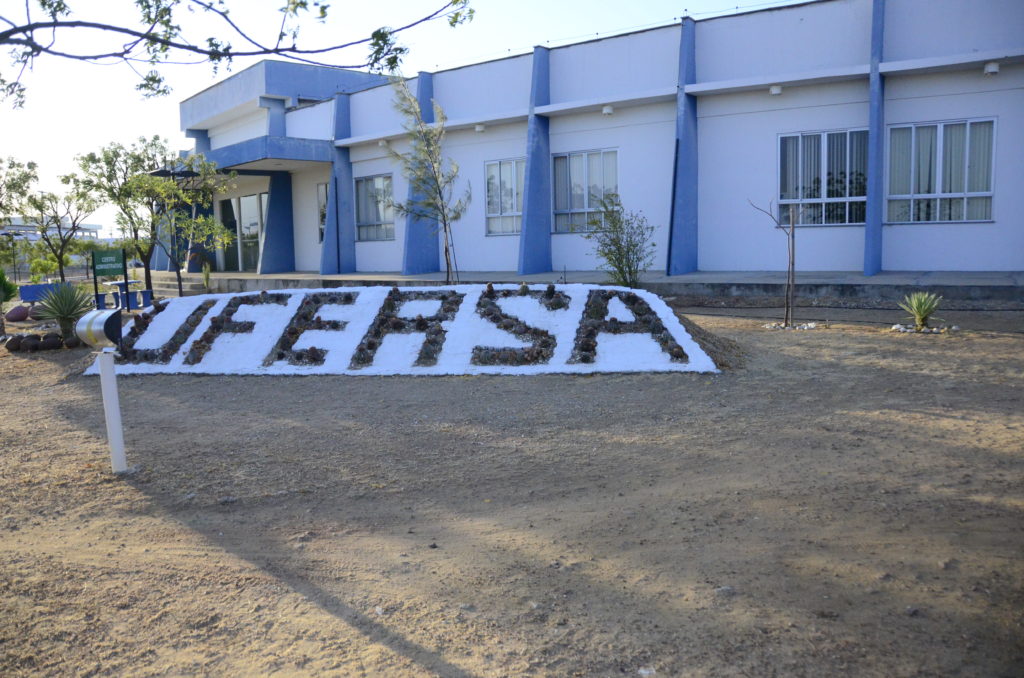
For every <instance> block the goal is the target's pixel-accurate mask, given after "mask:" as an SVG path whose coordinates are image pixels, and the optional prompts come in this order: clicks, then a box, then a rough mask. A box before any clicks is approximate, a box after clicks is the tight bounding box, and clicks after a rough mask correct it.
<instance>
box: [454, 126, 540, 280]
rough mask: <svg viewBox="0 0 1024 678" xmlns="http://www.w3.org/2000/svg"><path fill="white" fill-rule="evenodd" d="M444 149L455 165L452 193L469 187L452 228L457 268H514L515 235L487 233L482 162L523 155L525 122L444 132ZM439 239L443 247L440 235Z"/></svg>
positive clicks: (483, 269) (485, 190)
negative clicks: (464, 206)
mask: <svg viewBox="0 0 1024 678" xmlns="http://www.w3.org/2000/svg"><path fill="white" fill-rule="evenodd" d="M444 151H445V155H446V156H447V157H449V158H451V159H452V160H454V161H455V162H456V163H458V165H459V181H458V184H457V188H456V189H455V192H454V196H455V197H456V198H458V197H461V196H462V195H463V194H464V192H465V190H466V188H467V187H469V188H470V189H471V190H472V200H471V201H470V203H469V209H468V210H467V211H466V214H465V216H464V217H463V218H462V219H460V220H459V221H457V222H456V223H455V224H454V226H453V228H452V233H453V236H454V241H455V255H456V257H457V258H458V265H459V269H460V270H464V271H514V270H516V268H517V267H518V265H519V236H518V235H490V236H489V235H487V219H486V214H487V179H486V176H487V175H486V170H485V164H486V163H487V162H490V161H492V160H509V159H513V158H524V157H525V156H526V124H525V123H515V124H508V125H493V126H488V127H487V129H486V130H485V131H484V132H474V131H472V130H465V131H458V132H451V133H449V134H448V135H447V139H446V141H445V147H444ZM439 242H440V243H441V247H442V248H443V247H444V241H443V239H441V240H439ZM442 251H443V249H442ZM442 266H443V255H442Z"/></svg>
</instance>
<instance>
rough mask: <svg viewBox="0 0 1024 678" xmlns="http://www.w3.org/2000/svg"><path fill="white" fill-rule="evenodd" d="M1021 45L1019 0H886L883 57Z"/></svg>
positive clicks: (1023, 19) (1023, 7) (1023, 13)
mask: <svg viewBox="0 0 1024 678" xmlns="http://www.w3.org/2000/svg"><path fill="white" fill-rule="evenodd" d="M1022 45H1024V2H1021V0H928V2H927V4H926V5H923V4H922V3H921V2H920V0H918V1H916V2H915V1H914V0H888V2H886V3H885V48H884V54H885V60H886V61H898V60H902V59H921V58H926V57H936V56H943V55H947V54H949V55H955V54H970V53H973V52H988V51H991V50H998V49H1002V48H1006V47H1016V48H1020V47H1021V46H1022Z"/></svg>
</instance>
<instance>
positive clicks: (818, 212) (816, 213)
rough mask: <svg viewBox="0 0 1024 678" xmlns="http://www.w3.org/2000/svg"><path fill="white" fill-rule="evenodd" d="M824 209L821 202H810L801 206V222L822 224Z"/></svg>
mask: <svg viewBox="0 0 1024 678" xmlns="http://www.w3.org/2000/svg"><path fill="white" fill-rule="evenodd" d="M821 217H822V209H821V203H820V202H814V203H809V204H805V205H801V206H800V223H801V224H820V223H821Z"/></svg>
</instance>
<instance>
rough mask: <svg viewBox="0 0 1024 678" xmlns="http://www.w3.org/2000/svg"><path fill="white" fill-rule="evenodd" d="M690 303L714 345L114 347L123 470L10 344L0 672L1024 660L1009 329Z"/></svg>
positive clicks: (819, 665)
mask: <svg viewBox="0 0 1024 678" xmlns="http://www.w3.org/2000/svg"><path fill="white" fill-rule="evenodd" d="M775 315H776V316H777V313H776V314H775ZM690 317H691V319H692V320H693V321H695V322H697V323H699V324H700V325H701V326H702V327H703V328H704V329H705V330H707V331H708V332H710V333H713V335H714V337H712V339H713V341H714V342H715V351H717V352H718V353H719V354H720V355H721V356H722V357H723V358H724V359H725V360H726V361H727V362H728V363H729V365H730V367H729V368H728V369H726V370H725V371H723V373H722V374H718V375H696V374H655V375H621V374H614V375H597V376H590V377H582V376H565V375H549V376H541V377H493V376H492V377H451V378H447V377H445V378H435V377H428V378H415V377H385V378H377V377H234V378H232V377H227V378H226V377H186V376H170V377H169V376H150V377H131V378H122V379H121V380H120V392H121V398H122V408H123V411H124V416H125V422H126V440H127V445H128V450H129V463H131V464H137V465H138V466H139V470H138V471H137V472H136V473H134V474H133V475H130V476H127V477H115V476H112V475H111V474H110V473H109V458H108V456H107V450H106V443H105V438H104V428H103V416H102V409H101V405H100V400H99V385H98V382H97V380H96V378H94V377H82V376H80V371H81V369H82V368H84V366H85V365H86V363H87V362H88V360H89V358H88V353H87V352H86V351H84V350H77V351H61V352H49V353H39V354H35V355H32V356H29V355H25V354H16V355H15V354H8V353H7V352H6V351H2V350H0V401H2V402H3V404H4V408H3V412H4V415H3V420H2V422H3V423H2V427H0V450H2V452H0V675H4V676H22V675H24V676H29V675H31V676H48V675H52V676H64V675H80V676H94V675H102V676H108V675H117V676H150V675H217V676H256V675H337V676H431V675H440V676H451V677H456V678H463V677H470V676H481V677H482V676H523V675H526V676H613V675H616V676H617V675H627V676H652V675H657V676H816V677H817V676H831V675H851V676H887V677H888V676H986V677H989V676H1006V677H1009V676H1021V675H1024V640H1022V639H1024V548H1022V547H1024V519H1022V518H1024V335H1022V334H1019V333H1014V332H1011V331H989V330H987V329H981V330H975V329H972V322H971V321H972V316H971V315H970V314H969V313H968V314H965V315H964V316H963V317H962V318H958V320H957V322H959V324H960V325H962V326H963V327H964V328H965V330H964V331H962V332H959V333H954V334H949V335H927V336H922V335H906V334H896V333H891V332H888V331H884V330H883V329H881V328H880V327H876V326H872V325H870V324H865V323H863V322H860V323H855V322H850V323H843V322H839V323H837V324H835V325H833V328H832V329H829V330H814V331H806V332H781V331H769V330H765V329H763V328H762V327H761V325H762V324H763V322H764V321H763V320H757V319H751V318H741V319H737V318H729V317H716V316H712V315H707V314H705V315H692V316H690ZM798 317H799V316H798ZM980 317H981V316H979V318H980ZM999 317H1000V318H1002V319H1003V321H1006V322H1008V323H1009V325H1008V326H1007V328H1008V329H1011V330H1012V329H1013V328H1014V327H1016V328H1017V329H1018V330H1019V329H1021V328H1022V319H1024V314H1016V315H1014V316H1008V315H1006V314H1005V313H1004V314H1003V315H1002V316H999ZM1000 322H1002V321H1000ZM984 325H985V323H984V322H982V321H980V320H979V323H978V325H977V327H983V326H984ZM716 337H717V338H716Z"/></svg>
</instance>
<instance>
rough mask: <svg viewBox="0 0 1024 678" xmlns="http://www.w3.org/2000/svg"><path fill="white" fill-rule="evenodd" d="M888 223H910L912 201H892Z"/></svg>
mask: <svg viewBox="0 0 1024 678" xmlns="http://www.w3.org/2000/svg"><path fill="white" fill-rule="evenodd" d="M886 221H889V222H892V223H901V222H907V221H910V201H909V200H890V201H889V213H888V215H887V216H886Z"/></svg>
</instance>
